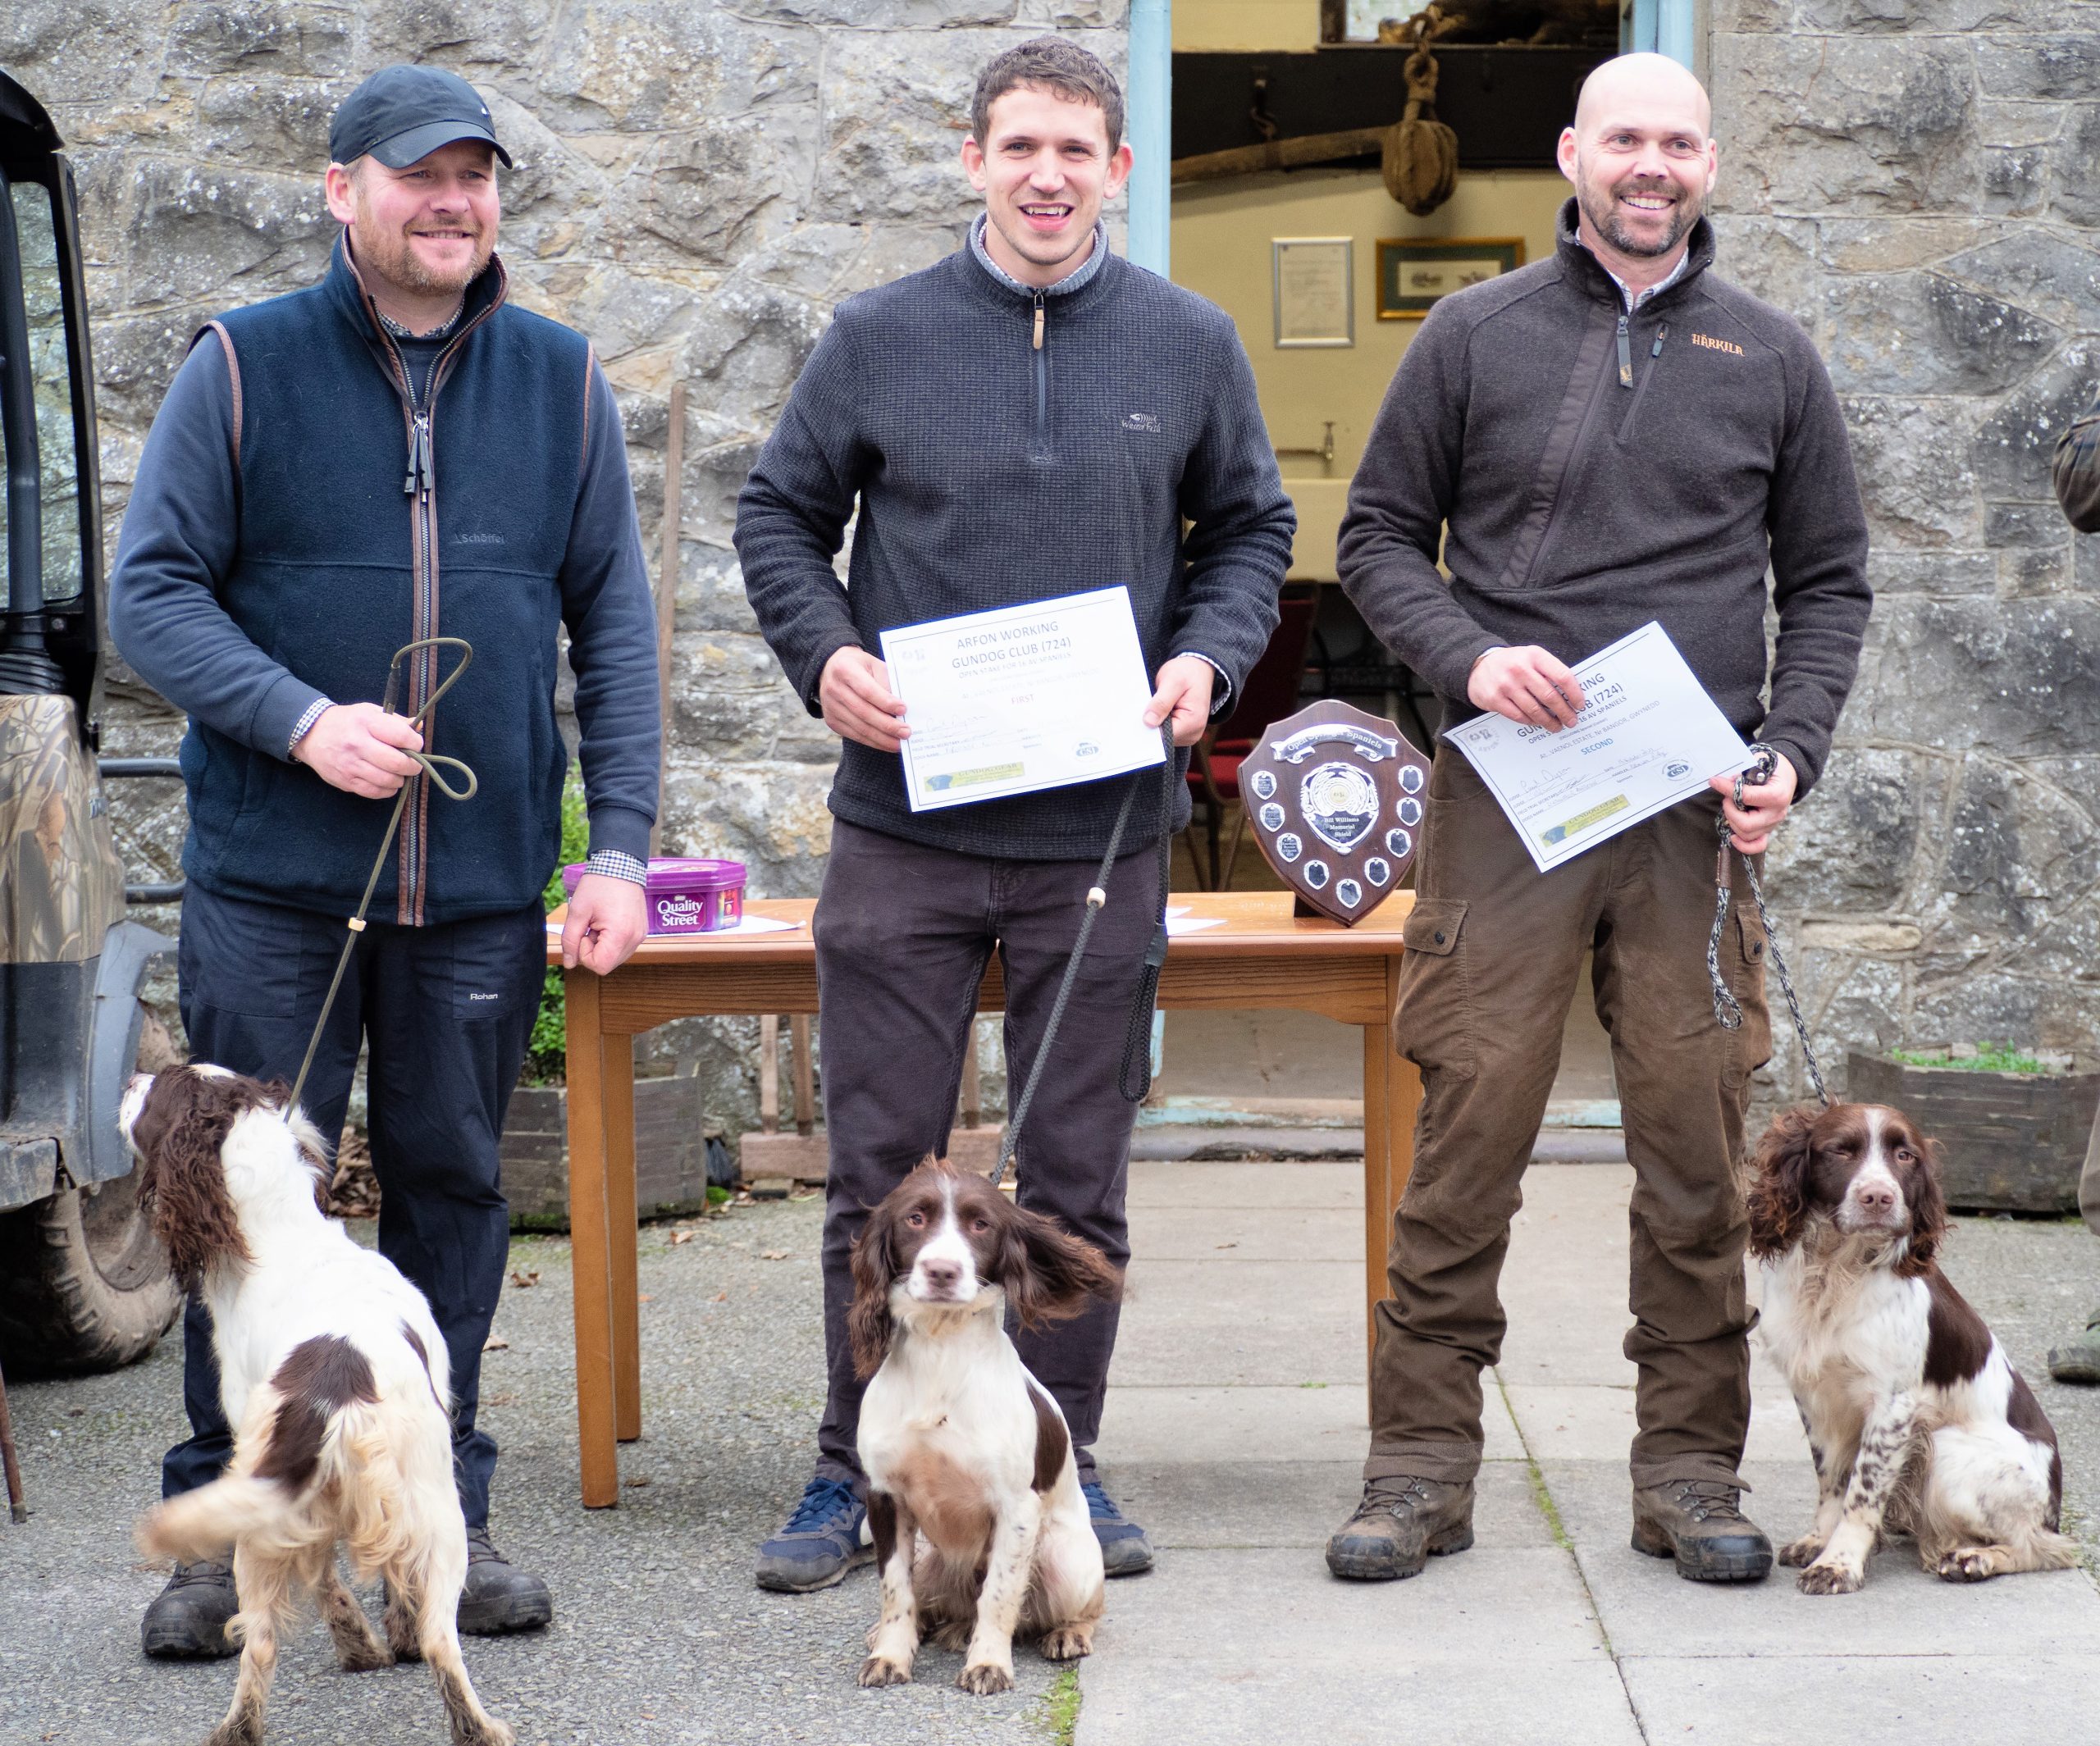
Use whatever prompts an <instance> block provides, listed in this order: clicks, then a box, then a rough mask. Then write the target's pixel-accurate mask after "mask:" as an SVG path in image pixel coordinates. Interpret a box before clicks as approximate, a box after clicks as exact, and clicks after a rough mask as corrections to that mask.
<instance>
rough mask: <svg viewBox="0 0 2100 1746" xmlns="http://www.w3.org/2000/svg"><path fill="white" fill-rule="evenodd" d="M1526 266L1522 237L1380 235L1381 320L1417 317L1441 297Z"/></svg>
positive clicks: (1379, 302) (1379, 305)
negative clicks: (1381, 236) (1383, 236)
mask: <svg viewBox="0 0 2100 1746" xmlns="http://www.w3.org/2000/svg"><path fill="white" fill-rule="evenodd" d="M1523 264H1524V239H1523V238H1522V237H1521V236H1454V237H1434V238H1432V237H1426V236H1420V237H1418V236H1395V237H1385V238H1381V239H1380V240H1379V244H1378V319H1379V320H1380V321H1420V320H1421V319H1422V317H1424V316H1425V315H1427V314H1428V313H1429V310H1430V306H1431V304H1433V303H1435V302H1436V300H1437V299H1439V298H1440V297H1449V295H1450V294H1451V293H1452V292H1454V291H1463V289H1465V288H1466V287H1467V286H1468V285H1478V284H1479V283H1480V282H1481V280H1484V279H1497V278H1500V276H1502V275H1503V274H1504V273H1507V272H1513V271H1515V270H1516V269H1517V268H1518V267H1522V266H1523Z"/></svg>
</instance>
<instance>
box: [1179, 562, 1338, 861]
mask: <svg viewBox="0 0 2100 1746" xmlns="http://www.w3.org/2000/svg"><path fill="white" fill-rule="evenodd" d="M1319 586H1320V585H1319V584H1318V583H1317V582H1294V583H1291V584H1290V585H1288V586H1285V589H1284V591H1283V598H1282V599H1281V602H1280V603H1279V605H1280V608H1281V615H1280V616H1279V618H1278V619H1277V621H1276V633H1275V635H1273V636H1271V637H1270V638H1269V646H1268V647H1267V649H1265V650H1262V658H1261V659H1260V660H1258V661H1257V662H1256V663H1254V668H1253V672H1249V674H1248V675H1247V682H1246V683H1245V684H1244V685H1243V686H1240V688H1239V695H1238V696H1237V697H1235V699H1234V700H1233V705H1232V713H1230V715H1228V716H1226V718H1225V719H1224V720H1222V721H1221V722H1217V723H1213V724H1212V726H1211V727H1209V728H1208V729H1206V730H1205V732H1204V734H1203V738H1202V739H1200V740H1199V741H1197V742H1196V745H1195V747H1194V753H1193V755H1192V756H1191V757H1190V759H1189V800H1191V802H1193V803H1194V805H1196V806H1198V808H1200V809H1201V810H1202V812H1203V827H1204V832H1205V836H1206V838H1207V846H1208V850H1209V880H1208V883H1205V882H1204V871H1205V869H1204V865H1203V860H1202V859H1199V858H1198V855H1197V853H1196V820H1195V817H1194V814H1193V813H1192V814H1191V815H1190V817H1189V827H1188V829H1187V830H1186V831H1185V832H1184V833H1183V835H1184V837H1185V838H1186V840H1187V841H1188V845H1189V865H1190V866H1192V867H1193V868H1195V873H1196V882H1197V884H1198V886H1199V887H1201V888H1202V889H1203V890H1204V891H1224V890H1226V888H1227V887H1229V886H1230V884H1231V883H1232V864H1233V862H1234V861H1235V859H1237V858H1238V856H1239V839H1240V837H1241V834H1242V833H1243V832H1244V831H1245V829H1246V826H1247V809H1246V808H1245V807H1244V805H1240V804H1239V800H1240V796H1239V766H1240V765H1241V764H1243V763H1244V762H1245V761H1246V759H1247V756H1248V754H1249V753H1251V752H1252V751H1253V750H1254V748H1255V746H1256V745H1258V744H1260V742H1261V738H1262V735H1263V734H1264V733H1266V732H1268V728H1269V724H1270V723H1271V722H1280V721H1281V720H1282V719H1283V718H1284V717H1285V716H1286V715H1292V714H1295V713H1297V710H1298V706H1299V705H1298V691H1299V682H1300V680H1301V679H1302V678H1303V677H1304V672H1305V650H1306V647H1307V645H1308V644H1309V643H1310V642H1311V641H1312V640H1313V618H1314V617H1315V616H1316V615H1317V613H1318V611H1319V608H1320V592H1319ZM1228 805H1230V806H1235V807H1236V808H1237V810H1236V811H1235V813H1234V814H1233V819H1232V836H1231V839H1230V841H1229V842H1227V843H1226V844H1225V846H1224V852H1223V857H1222V861H1221V858H1220V853H1219V839H1220V837H1221V835H1222V831H1221V826H1222V824H1223V822H1224V816H1225V809H1226V807H1227V806H1228Z"/></svg>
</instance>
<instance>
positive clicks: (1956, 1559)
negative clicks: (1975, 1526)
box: [1938, 1546, 1998, 1582]
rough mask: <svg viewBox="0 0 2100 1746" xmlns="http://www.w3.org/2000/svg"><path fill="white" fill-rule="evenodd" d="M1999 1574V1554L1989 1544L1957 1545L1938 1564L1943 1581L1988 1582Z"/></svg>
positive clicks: (1940, 1577)
mask: <svg viewBox="0 0 2100 1746" xmlns="http://www.w3.org/2000/svg"><path fill="white" fill-rule="evenodd" d="M1997 1574H1998V1561H1997V1553H1996V1552H1994V1551H1993V1549H1992V1548H1990V1547H1988V1546H1957V1547H1956V1548H1955V1549H1954V1550H1953V1551H1952V1552H1949V1553H1947V1556H1946V1557H1943V1558H1942V1559H1941V1560H1940V1561H1939V1565H1938V1575H1939V1579H1940V1580H1941V1581H1942V1582H1988V1581H1989V1580H1991V1579H1992V1578H1993V1576H1995V1575H1997Z"/></svg>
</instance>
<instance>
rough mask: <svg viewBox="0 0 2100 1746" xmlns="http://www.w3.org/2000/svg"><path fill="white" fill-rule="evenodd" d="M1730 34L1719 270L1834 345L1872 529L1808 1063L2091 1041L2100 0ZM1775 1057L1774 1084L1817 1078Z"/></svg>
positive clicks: (1720, 6) (1828, 834) (1812, 933)
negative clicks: (1855, 1054)
mask: <svg viewBox="0 0 2100 1746" xmlns="http://www.w3.org/2000/svg"><path fill="white" fill-rule="evenodd" d="M1713 23H1714V32H1713V36H1712V39H1711V54H1712V59H1711V67H1712V86H1713V93H1714V110H1715V132H1716V134H1718V136H1719V139H1720V142H1721V175H1722V180H1721V184H1720V188H1719V192H1718V195H1717V204H1718V206H1719V209H1720V211H1721V212H1723V214H1725V216H1724V217H1721V218H1720V220H1719V229H1720V231H1721V248H1722V253H1721V257H1720V262H1719V265H1720V267H1721V270H1722V271H1723V272H1725V273H1727V274H1728V275H1729V276H1733V278H1735V279H1736V280H1738V281H1739V282H1742V283H1744V284H1746V285H1749V286H1751V288H1752V289H1755V290H1758V291H1759V292H1760V293H1761V294H1764V295H1765V296H1767V297H1769V298H1771V299H1773V300H1774V301H1775V302H1777V303H1779V304H1780V305H1782V306H1783V307H1784V308H1787V309H1788V310H1790V311H1791V312H1792V313H1793V314H1794V315H1796V317H1799V318H1800V320H1801V321H1803V322H1804V323H1805V324H1806V326H1807V328H1808V330H1809V331H1810V333H1811V334H1812V335H1815V339H1816V340H1817V341H1818V343H1819V344H1820V346H1821V348H1822V350H1823V353H1824V358H1826V359H1827V360H1828V364H1829V367H1830V372H1831V375H1832V377H1833V380H1834V381H1835V383H1836V385H1837V388H1838V393H1839V394H1840V395H1841V396H1842V399H1843V400H1844V403H1845V408H1846V413H1847V418H1848V420H1849V422H1850V425H1851V435H1852V443H1853V452H1854V455H1855V458H1856V461H1857V463H1858V464H1859V468H1860V477H1861V482H1862V485H1863V486H1864V488H1865V496H1866V501H1867V507H1868V512H1869V517H1870V518H1871V521H1872V524H1873V530H1874V559H1873V576H1874V586H1875V588H1876V590H1877V591H1878V594H1879V601H1878V604H1877V605H1876V608H1875V611H1874V625H1873V629H1872V631H1871V633H1870V635H1869V640H1868V646H1867V652H1866V658H1865V663H1864V665H1863V668H1862V670H1861V672H1860V683H1859V686H1858V689H1857V691H1856V693H1855V695H1854V696H1853V699H1852V701H1851V707H1850V708H1849V709H1848V710H1847V713H1846V715H1845V719H1844V723H1843V725H1842V729H1841V732H1840V735H1839V745H1838V751H1837V754H1836V755H1835V756H1834V757H1833V759H1832V761H1831V764H1830V768H1829V773H1828V777H1826V779H1825V781H1824V784H1823V786H1822V787H1821V788H1820V789H1819V790H1818V791H1817V792H1816V794H1815V796H1813V797H1812V798H1811V799H1810V802H1809V803H1808V805H1806V807H1805V808H1804V809H1803V810H1802V811H1801V814H1799V815H1798V818H1797V821H1796V823H1794V824H1792V825H1791V826H1790V827H1788V830H1787V833H1786V835H1785V836H1784V837H1783V839H1782V842H1781V846H1780V847H1779V848H1778V850H1775V852H1774V856H1773V873H1772V879H1771V885H1772V889H1773V891H1774V894H1775V896H1777V898H1778V902H1779V905H1780V908H1781V909H1782V911H1783V917H1784V919H1785V922H1786V923H1787V924H1788V926H1787V932H1788V935H1789V937H1791V938H1792V940H1794V941H1797V942H1798V950H1797V952H1796V957H1797V959H1798V960H1799V967H1800V970H1801V985H1802V988H1803V991H1804V993H1805V996H1806V1005H1807V1006H1808V1010H1809V1012H1810V1017H1811V1019H1812V1022H1813V1025H1814V1028H1815V1035H1816V1037H1817V1040H1818V1043H1819V1046H1820V1047H1822V1048H1823V1049H1824V1051H1826V1053H1827V1055H1833V1056H1836V1057H1837V1063H1836V1064H1837V1065H1838V1069H1839V1077H1840V1078H1842V1050H1843V1048H1844V1047H1845V1046H1847V1045H1848V1044H1851V1045H1866V1046H1885V1045H1891V1044H1899V1043H1900V1044H1906V1045H1916V1044H1924V1043H1933V1042H1965V1041H1976V1040H1983V1039H1992V1040H1995V1039H2001V1038H2011V1039H2014V1040H2016V1041H2018V1042H2022V1043H2025V1044H2028V1045H2029V1046H2039V1047H2041V1048H2043V1049H2048V1050H2057V1051H2077V1052H2079V1053H2084V1054H2089V1053H2091V1052H2092V1051H2093V1047H2094V1044H2095V1042H2096V1039H2100V914H2096V910H2095V905H2094V900H2093V891H2094V886H2095V882H2096V880H2100V821H2097V820H2096V813H2095V799H2094V794H2095V791H2094V790H2093V788H2092V787H2091V786H2089V784H2091V783H2093V782H2094V780H2095V778H2096V777H2097V776H2100V596H2096V590H2100V545H2096V544H2095V542H2094V541H2093V540H2089V539H2084V538H2080V537H2079V536H2075V535H2073V534H2072V533H2071V532H2070V531H2069V529H2068V528H2067V527H2066V525H2065V523H2064V522H2063V520H2062V518H2061V516H2060V515H2059V514H2058V513H2057V508H2056V504H2055V501H2054V499H2053V497H2052V494H2051V490H2050V486H2049V477H2048V467H2049V460H2050V456H2051V454H2052V450H2053V449H2054V447H2055V444H2056V440H2057V436H2058V435H2059V434H2060V433H2061V431H2063V429H2064V427H2065V425H2066V423H2067V422H2068V421H2069V420H2070V418H2071V417H2072V416H2073V415H2074V414H2075V413H2076V412H2078V411H2079V410H2080V409H2081V408H2083V406H2084V404H2085V403H2087V402H2088V401H2089V400H2090V399H2091V398H2092V396H2093V389H2094V386H2095V383H2096V379H2097V378H2100V344H2096V340H2097V339H2100V253H2096V249H2095V245H2096V242H2100V233H2096V228H2095V227H2096V226H2100V183H2096V180H2095V175H2094V171H2095V162H2096V151H2097V150H2100V8H2096V7H2092V6H2089V5H2083V4H2076V3H2073V4H2068V5H2052V6H2045V5H2043V4H2041V3H2039V0H1714V6H1713ZM1774 997H1775V998H1774V1004H1775V1005H1777V1004H1778V1003H1777V997H1776V990H1775V991H1774ZM1780 1022H1781V1024H1782V1028H1783V1022H1784V1021H1783V1018H1782V1019H1781V1021H1780ZM1778 1050H1779V1052H1778V1055H1777V1057H1776V1058H1775V1060H1774V1069H1775V1072H1774V1085H1773V1087H1772V1091H1773V1092H1774V1094H1775V1095H1776V1094H1778V1093H1780V1092H1798V1091H1799V1090H1800V1089H1801V1087H1803V1085H1804V1084H1805V1081H1804V1079H1803V1078H1802V1076H1801V1074H1800V1072H1799V1069H1798V1065H1797V1062H1796V1056H1795V1053H1794V1051H1793V1050H1792V1045H1791V1039H1790V1038H1788V1037H1785V1036H1782V1037H1781V1038H1780V1040H1779V1042H1778Z"/></svg>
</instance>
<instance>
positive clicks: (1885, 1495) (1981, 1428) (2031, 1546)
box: [1750, 1103, 2077, 1594]
mask: <svg viewBox="0 0 2100 1746" xmlns="http://www.w3.org/2000/svg"><path fill="white" fill-rule="evenodd" d="M1946 1230H1947V1202H1946V1201H1945V1200H1944V1199H1943V1197H1942V1195H1941V1192H1940V1187H1939V1181H1938V1176H1937V1174H1935V1170H1934V1151H1933V1142H1931V1141H1929V1140H1928V1139H1926V1138H1925V1137H1924V1136H1923V1135H1921V1134H1920V1133H1919V1132H1918V1130H1917V1128H1915V1126H1914V1125H1913V1124H1912V1123H1911V1120H1910V1119H1909V1118H1908V1117H1907V1116H1906V1115H1903V1114H1902V1113H1901V1111H1899V1110H1892V1109H1888V1108H1886V1107H1884V1106H1883V1105H1878V1104H1856V1103H1842V1104H1836V1105H1832V1106H1831V1107H1830V1108H1829V1109H1828V1110H1808V1109H1796V1110H1787V1112H1786V1113H1785V1114H1783V1115H1781V1116H1780V1117H1779V1119H1778V1120H1777V1121H1775V1122H1774V1124H1772V1127H1771V1128H1770V1130H1769V1132H1768V1133H1766V1134H1765V1136H1764V1141H1763V1143H1762V1144H1761V1145H1760V1147H1759V1149H1758V1156H1757V1161H1756V1167H1755V1179H1754V1181H1753V1182H1752V1183H1751V1190H1750V1247H1751V1253H1752V1254H1753V1255H1755V1256H1757V1257H1758V1258H1759V1259H1760V1260H1761V1261H1762V1263H1763V1264H1764V1316H1763V1323H1762V1331H1763V1339H1764V1346H1765V1349H1766V1350H1767V1351H1768V1352H1770V1354H1771V1355H1772V1357H1773V1359H1774V1361H1775V1362H1776V1363H1777V1364H1778V1366H1779V1368H1780V1369H1781V1370H1783V1371H1784V1372H1785V1373H1786V1376H1787V1381H1788V1382H1789V1383H1790V1384H1792V1388H1793V1391H1794V1400H1795V1402H1796V1405H1797V1406H1799V1407H1800V1408H1801V1423H1802V1424H1803V1425H1804V1426H1806V1429H1807V1431H1808V1439H1809V1447H1810V1450H1811V1452H1813V1453H1814V1455H1815V1471H1816V1478H1817V1480H1818V1482H1819V1488H1820V1491H1821V1502H1819V1504H1818V1506H1817V1508H1816V1513H1815V1528H1814V1529H1812V1530H1811V1531H1810V1532H1809V1533H1807V1534H1804V1535H1802V1536H1801V1539H1797V1540H1796V1541H1794V1542H1793V1543H1792V1544H1791V1545H1788V1546H1785V1547H1783V1548H1781V1549H1780V1552H1779V1561H1780V1562H1781V1563H1782V1564H1789V1565H1797V1566H1806V1568H1805V1569H1803V1570H1802V1571H1801V1578H1800V1583H1801V1589H1802V1590H1803V1591H1804V1592H1805V1593H1810V1594H1848V1593H1851V1592H1852V1591H1853V1590H1854V1589H1857V1588H1859V1586H1860V1584H1862V1583H1863V1582H1864V1581H1865V1580H1866V1561H1867V1557H1868V1555H1869V1553H1870V1552H1873V1550H1874V1546H1875V1544H1876V1543H1877V1540H1878V1539H1879V1535H1880V1532H1881V1529H1882V1528H1883V1524H1884V1522H1886V1524H1887V1525H1888V1527H1889V1528H1890V1529H1892V1531H1897V1532H1903V1533H1908V1534H1912V1535H1914V1536H1915V1539H1916V1541H1917V1545H1918V1552H1919V1556H1920V1558H1921V1559H1922V1560H1923V1561H1924V1566H1925V1568H1926V1569H1927V1570H1931V1571H1933V1572H1934V1573H1935V1574H1936V1575H1940V1576H1942V1577H1944V1578H1945V1579H1947V1580H1948V1581H1950V1582H1981V1581H1983V1580H1984V1579H1985V1578H1987V1577H1991V1576H2000V1575H2008V1574H2010V1573H2011V1572H2013V1571H2017V1570H2062V1569H2064V1568H2066V1567H2067V1566H2070V1565H2071V1564H2074V1563H2075V1562H2076V1561H2077V1547H2076V1543H2075V1542H2073V1541H2071V1540H2070V1539H2066V1538H2065V1537H2064V1536H2063V1535H2062V1534H2059V1533H2058V1532H2057V1519H2058V1513H2059V1507H2060V1505H2061V1501H2062V1497H2063V1464H2062V1461H2061V1459H2060V1458H2059V1457H2058V1455H2057V1434H2056V1432H2055V1430H2054V1429H2052V1428H2051V1426H2050V1424H2049V1421H2048V1418H2047V1417H2046V1416H2045V1415H2043V1411H2042V1407H2041V1403H2040V1402H2038V1401H2037V1400H2036V1399H2035V1398H2034V1391H2033V1390H2032V1389H2030V1388H2029V1387H2028V1386H2027V1384H2026V1383H2025V1381H2024V1380H2022V1379H2021V1378H2020V1373H2019V1372H2018V1371H2016V1370H2014V1369H2013V1367H2012V1365H2011V1361H2009V1360H2008V1359H2007V1358H2006V1355H2005V1349H2004V1347H2002V1346H2000V1345H1999V1344H1998V1343H1997V1339H1996V1338H1993V1335H1992V1333H1991V1330H1990V1329H1988V1327H1986V1326H1985V1325H1984V1320H1983V1318H1982V1317H1981V1316H1979V1315H1977V1313H1976V1312H1975V1311H1974V1310H1973V1309H1971V1308H1970V1306H1969V1305H1968V1303H1967V1302H1965V1300H1964V1299H1963V1297H1962V1296H1961V1293H1960V1292H1957V1291H1956V1290H1955V1288H1954V1287H1953V1286H1952V1284H1951V1283H1948V1281H1947V1276H1946V1275H1945V1274H1943V1273H1942V1272H1941V1271H1940V1270H1939V1267H1938V1264H1937V1263H1936V1262H1935V1260H1933V1256H1934V1254H1935V1253H1936V1251H1938V1247H1939V1242H1940V1239H1941V1238H1942V1237H1943V1235H1944V1234H1945V1233H1946Z"/></svg>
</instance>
